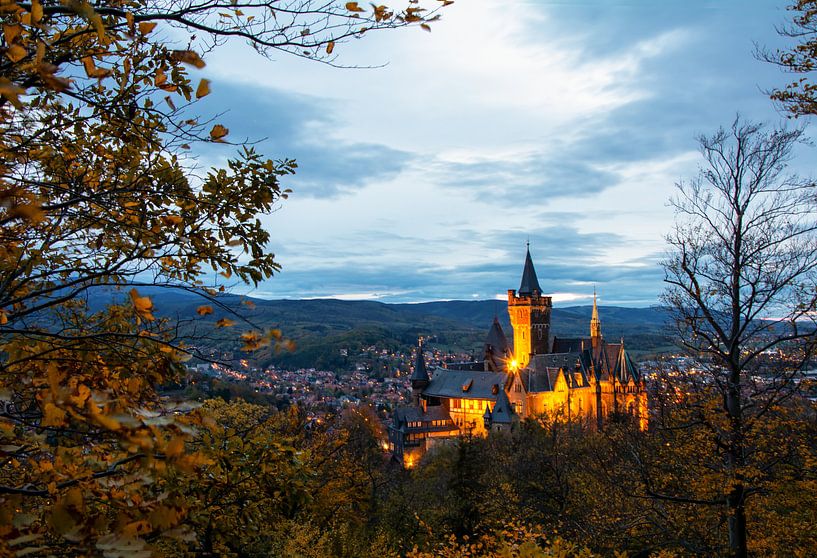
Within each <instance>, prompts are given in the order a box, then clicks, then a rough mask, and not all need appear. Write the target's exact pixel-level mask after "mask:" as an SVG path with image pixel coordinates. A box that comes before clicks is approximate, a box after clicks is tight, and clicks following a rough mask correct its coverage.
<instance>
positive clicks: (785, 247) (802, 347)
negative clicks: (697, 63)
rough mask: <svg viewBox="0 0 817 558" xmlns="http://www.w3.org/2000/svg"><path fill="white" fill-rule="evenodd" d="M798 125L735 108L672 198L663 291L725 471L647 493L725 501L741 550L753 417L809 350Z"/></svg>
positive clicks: (806, 203)
mask: <svg viewBox="0 0 817 558" xmlns="http://www.w3.org/2000/svg"><path fill="white" fill-rule="evenodd" d="M802 135H803V132H802V131H801V130H786V129H775V130H768V129H767V128H766V127H764V126H763V125H760V124H754V123H751V122H745V121H742V120H741V119H740V118H736V119H735V121H734V122H733V123H732V125H731V127H730V128H729V129H728V130H725V129H720V130H718V131H717V132H716V133H715V134H713V135H712V136H701V137H700V138H699V143H700V148H701V153H702V155H703V157H704V161H705V166H704V167H703V168H702V169H701V171H700V172H699V174H698V176H697V177H695V178H694V179H692V180H690V181H689V182H682V183H680V184H678V194H677V197H675V198H674V199H672V200H671V203H672V205H673V206H674V207H675V210H676V224H675V228H674V231H673V232H672V233H670V235H669V236H668V239H667V240H668V242H669V245H670V247H671V253H670V254H669V256H668V258H667V259H666V261H665V262H664V270H665V281H666V282H667V283H668V288H667V290H666V292H665V294H664V295H663V300H664V302H666V304H667V305H668V306H669V307H670V309H671V310H672V311H673V312H674V315H675V323H676V324H677V326H678V334H679V339H680V342H681V343H682V344H683V345H684V346H685V347H686V348H687V349H688V350H689V351H690V352H691V353H692V354H693V355H695V356H696V357H698V366H699V367H700V368H701V370H702V371H703V374H704V376H703V377H702V379H701V382H700V385H701V386H703V388H705V389H706V390H713V391H714V394H715V395H716V396H717V399H716V400H715V401H714V402H713V400H712V398H711V397H701V398H699V401H698V404H699V405H698V410H699V412H698V413H696V414H695V415H694V419H695V421H697V423H698V424H699V425H701V426H703V427H705V428H706V429H707V430H708V433H707V438H708V439H711V440H712V442H713V443H714V445H715V450H716V455H717V456H718V457H719V461H715V462H713V463H710V465H711V466H712V467H716V470H717V471H719V473H720V474H722V476H723V478H722V479H721V484H720V487H719V488H718V487H716V488H717V489H716V490H715V494H713V495H712V494H711V495H710V496H711V497H707V498H685V497H682V496H680V495H679V494H677V493H675V494H672V493H662V492H659V491H652V494H651V495H652V496H653V497H655V498H659V499H664V500H667V501H676V502H684V501H686V502H687V503H689V504H704V505H711V506H725V509H726V510H727V513H728V533H729V548H730V552H731V553H732V555H734V556H746V555H747V545H748V539H747V537H748V533H747V499H748V498H750V497H751V496H753V495H755V494H757V492H758V484H759V483H760V482H761V479H762V476H763V475H764V474H765V473H768V470H766V469H765V468H764V464H763V463H761V462H760V461H761V458H762V456H763V452H762V450H761V448H760V447H759V445H758V444H759V441H758V440H759V438H758V437H757V436H756V434H757V432H758V428H760V427H762V426H763V423H764V421H768V420H771V419H772V418H773V416H774V414H775V410H776V408H777V406H778V405H779V404H781V403H782V402H783V401H785V400H786V399H787V398H789V397H791V395H792V393H793V391H794V390H793V388H794V383H793V382H792V380H793V379H794V378H795V376H796V374H797V373H798V371H799V370H800V369H801V367H802V365H803V363H805V362H806V361H807V360H808V359H809V358H810V357H811V356H812V354H813V349H814V342H815V327H814V310H815V303H816V302H817V275H815V265H817V242H815V241H816V240H817V239H816V238H815V230H817V220H815V217H817V213H815V196H814V183H812V182H810V181H808V180H803V179H800V178H798V177H796V176H793V175H790V174H786V166H787V163H788V162H789V161H790V159H791V157H792V150H793V148H794V146H795V145H796V144H797V142H798V141H799V140H800V139H801V138H802ZM778 351H780V353H778Z"/></svg>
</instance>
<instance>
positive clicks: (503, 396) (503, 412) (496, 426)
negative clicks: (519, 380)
mask: <svg viewBox="0 0 817 558" xmlns="http://www.w3.org/2000/svg"><path fill="white" fill-rule="evenodd" d="M484 418H485V417H483V419H484ZM517 422H519V415H517V414H516V411H515V410H514V408H513V405H511V401H510V400H509V399H508V394H507V393H505V390H504V389H502V388H500V389H499V393H498V394H497V396H496V405H494V410H493V411H492V412H491V430H495V431H498V430H508V429H510V428H511V427H512V426H513V425H514V423H517Z"/></svg>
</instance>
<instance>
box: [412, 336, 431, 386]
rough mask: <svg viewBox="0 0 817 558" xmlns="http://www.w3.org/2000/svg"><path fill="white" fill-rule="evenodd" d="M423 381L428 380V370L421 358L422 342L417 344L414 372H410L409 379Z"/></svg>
mask: <svg viewBox="0 0 817 558" xmlns="http://www.w3.org/2000/svg"><path fill="white" fill-rule="evenodd" d="M418 380H419V381H425V382H427V381H428V380H429V378H428V370H427V369H426V361H425V359H424V358H423V344H422V343H418V345H417V358H416V359H415V360H414V372H412V373H411V381H412V382H416V381H418Z"/></svg>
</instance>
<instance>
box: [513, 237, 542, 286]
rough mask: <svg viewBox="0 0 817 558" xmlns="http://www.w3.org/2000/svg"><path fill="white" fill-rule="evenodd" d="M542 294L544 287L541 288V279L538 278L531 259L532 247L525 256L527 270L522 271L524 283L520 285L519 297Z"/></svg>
mask: <svg viewBox="0 0 817 558" xmlns="http://www.w3.org/2000/svg"><path fill="white" fill-rule="evenodd" d="M534 292H535V293H537V294H541V293H542V287H540V286H539V279H538V278H537V277H536V270H535V269H534V268H533V260H532V259H531V257H530V247H529V248H528V250H527V254H525V269H523V270H522V283H521V284H520V285H519V291H518V293H519V295H520V296H524V295H532V294H533V293H534Z"/></svg>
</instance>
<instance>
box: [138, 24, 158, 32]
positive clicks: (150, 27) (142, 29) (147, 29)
mask: <svg viewBox="0 0 817 558" xmlns="http://www.w3.org/2000/svg"><path fill="white" fill-rule="evenodd" d="M155 27H156V24H155V23H153V22H152V21H143V22H141V23H140V24H139V32H140V33H141V34H142V35H147V34H148V33H150V32H151V31H153V29H154V28H155Z"/></svg>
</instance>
